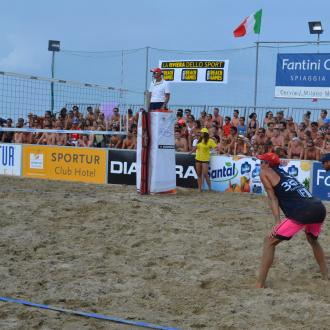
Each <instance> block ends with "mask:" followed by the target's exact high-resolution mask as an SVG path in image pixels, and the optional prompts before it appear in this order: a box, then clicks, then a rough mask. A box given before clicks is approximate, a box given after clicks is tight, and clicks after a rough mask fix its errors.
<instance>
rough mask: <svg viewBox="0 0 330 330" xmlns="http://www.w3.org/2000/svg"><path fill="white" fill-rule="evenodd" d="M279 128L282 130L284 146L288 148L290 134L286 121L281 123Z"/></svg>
mask: <svg viewBox="0 0 330 330" xmlns="http://www.w3.org/2000/svg"><path fill="white" fill-rule="evenodd" d="M277 126H278V128H279V129H280V134H281V135H282V136H283V138H284V144H285V146H287V145H288V143H289V141H290V132H289V131H288V129H287V128H286V122H285V121H284V120H283V121H280V122H279V124H278V125H277Z"/></svg>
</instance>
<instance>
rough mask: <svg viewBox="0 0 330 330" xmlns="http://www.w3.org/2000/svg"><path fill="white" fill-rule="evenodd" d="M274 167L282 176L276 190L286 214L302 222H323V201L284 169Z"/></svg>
mask: <svg viewBox="0 0 330 330" xmlns="http://www.w3.org/2000/svg"><path fill="white" fill-rule="evenodd" d="M272 169H273V170H274V171H275V172H276V173H277V174H278V175H279V176H280V182H279V183H278V184H277V185H276V186H275V187H274V191H275V195H276V197H277V199H278V202H279V206H280V208H281V209H282V211H283V213H284V214H285V216H286V217H287V218H290V219H292V220H295V221H296V222H299V223H301V224H308V223H321V222H323V221H324V219H325V216H326V209H325V207H324V205H323V203H322V202H321V201H320V200H319V199H318V198H316V197H313V196H312V194H311V193H310V192H309V191H308V190H307V189H306V188H305V187H304V186H303V185H302V184H301V183H300V182H298V181H297V180H296V179H295V178H294V177H292V176H290V175H289V174H288V173H286V172H285V171H284V170H282V169H280V168H279V167H273V168H272Z"/></svg>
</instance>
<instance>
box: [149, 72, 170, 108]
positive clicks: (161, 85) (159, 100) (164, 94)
mask: <svg viewBox="0 0 330 330" xmlns="http://www.w3.org/2000/svg"><path fill="white" fill-rule="evenodd" d="M151 72H152V73H153V79H152V81H151V83H150V87H149V100H150V110H156V109H167V104H168V102H169V100H170V88H169V84H168V82H167V81H166V80H164V79H163V77H162V74H163V71H162V70H161V69H160V68H155V69H153V70H151Z"/></svg>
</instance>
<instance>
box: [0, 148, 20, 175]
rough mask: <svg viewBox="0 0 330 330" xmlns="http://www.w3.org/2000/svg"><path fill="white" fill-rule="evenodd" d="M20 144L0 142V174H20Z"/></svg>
mask: <svg viewBox="0 0 330 330" xmlns="http://www.w3.org/2000/svg"><path fill="white" fill-rule="evenodd" d="M21 159H22V146H21V145H18V144H17V145H16V144H0V174H2V175H15V176H20V175H21V167H22V166H21Z"/></svg>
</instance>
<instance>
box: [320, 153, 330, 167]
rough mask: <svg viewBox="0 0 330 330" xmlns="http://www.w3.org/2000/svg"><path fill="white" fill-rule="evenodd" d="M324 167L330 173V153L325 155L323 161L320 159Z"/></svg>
mask: <svg viewBox="0 0 330 330" xmlns="http://www.w3.org/2000/svg"><path fill="white" fill-rule="evenodd" d="M320 161H321V163H322V165H323V168H324V169H325V170H326V171H330V152H329V153H327V154H325V155H324V156H323V157H322V158H321V159H320Z"/></svg>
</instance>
